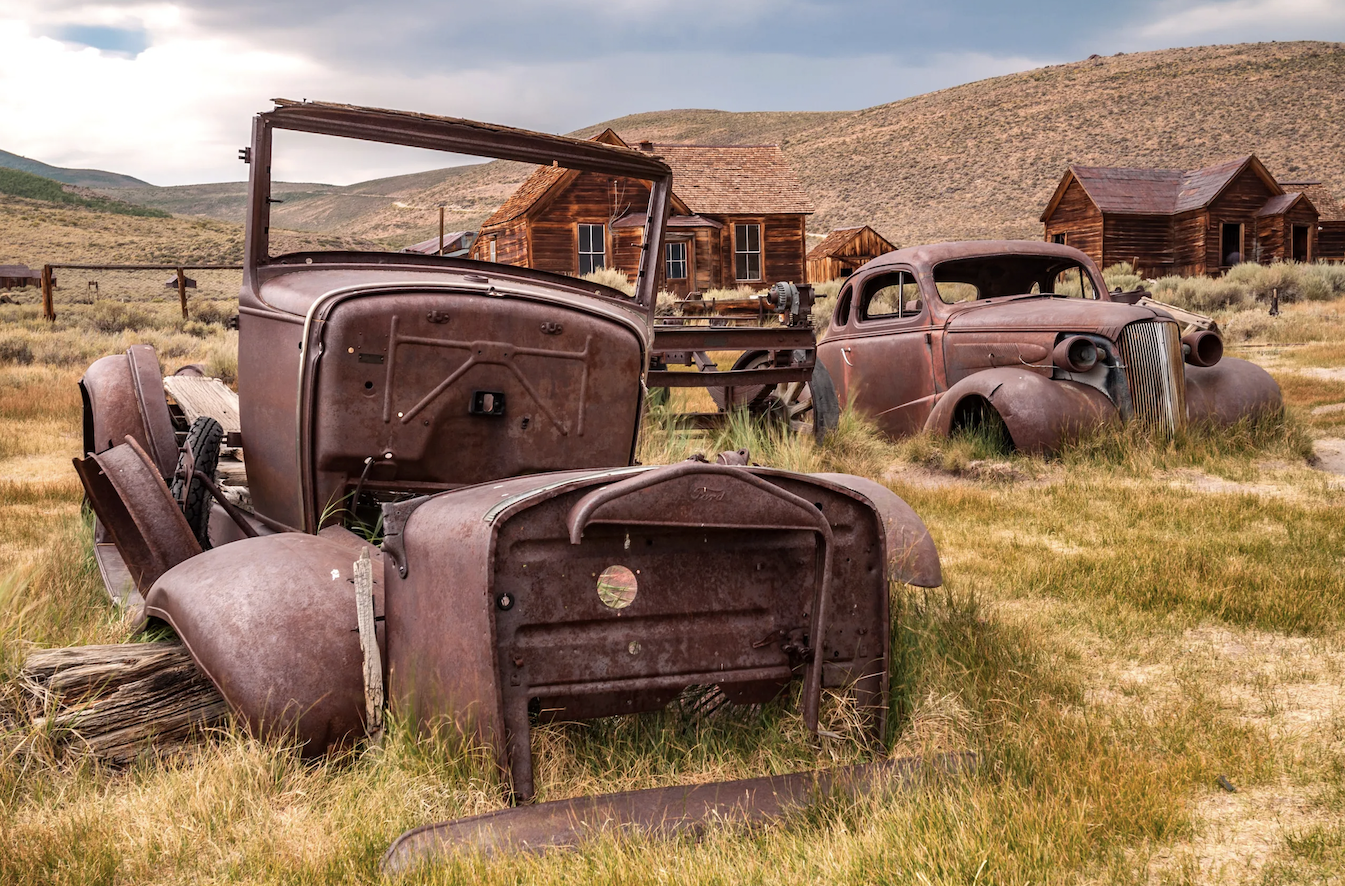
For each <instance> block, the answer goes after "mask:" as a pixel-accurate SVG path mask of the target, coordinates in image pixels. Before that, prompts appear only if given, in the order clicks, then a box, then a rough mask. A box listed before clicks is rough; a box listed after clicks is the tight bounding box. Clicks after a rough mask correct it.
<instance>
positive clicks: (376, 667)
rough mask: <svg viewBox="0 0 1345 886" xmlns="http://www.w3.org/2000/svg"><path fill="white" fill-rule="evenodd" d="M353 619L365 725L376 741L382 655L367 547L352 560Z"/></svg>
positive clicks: (379, 723) (380, 720) (379, 724)
mask: <svg viewBox="0 0 1345 886" xmlns="http://www.w3.org/2000/svg"><path fill="white" fill-rule="evenodd" d="M355 620H356V624H357V625H358V626H359V632H360V651H361V652H362V653H363V654H364V722H365V728H366V729H367V730H368V731H369V735H370V736H372V737H373V738H374V740H375V741H377V740H378V738H379V737H380V735H381V733H382V732H383V656H382V655H381V654H380V653H379V651H378V635H377V634H376V633H375V632H374V564H373V561H372V560H370V559H369V549H368V548H362V549H361V550H360V558H359V559H358V560H356V561H355Z"/></svg>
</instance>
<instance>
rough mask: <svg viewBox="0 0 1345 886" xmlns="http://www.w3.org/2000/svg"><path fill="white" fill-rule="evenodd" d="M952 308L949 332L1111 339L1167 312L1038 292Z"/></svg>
mask: <svg viewBox="0 0 1345 886" xmlns="http://www.w3.org/2000/svg"><path fill="white" fill-rule="evenodd" d="M953 310H954V313H953V314H952V315H951V316H950V317H949V318H948V322H947V324H946V325H945V329H947V330H948V331H949V332H1006V331H1013V332H1033V331H1041V332H1047V331H1049V332H1057V331H1060V332H1094V333H1097V334H1098V335H1103V336H1106V337H1107V338H1109V339H1111V340H1113V341H1115V340H1116V338H1117V336H1119V335H1120V334H1121V328H1122V327H1124V326H1125V325H1127V324H1129V323H1134V322H1135V321H1136V320H1153V319H1156V318H1160V317H1161V318H1163V319H1167V316H1168V315H1167V314H1165V313H1163V312H1161V311H1157V310H1155V309H1153V308H1147V307H1140V306H1139V305H1127V304H1121V303H1120V302H1108V301H1091V300H1090V301H1085V300H1083V299H1078V298H1061V297H1052V296H1041V295H1024V296H1008V297H1004V298H999V299H988V300H986V301H983V302H968V303H967V304H965V305H958V306H957V307H955V308H954V309H953Z"/></svg>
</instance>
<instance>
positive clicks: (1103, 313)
mask: <svg viewBox="0 0 1345 886" xmlns="http://www.w3.org/2000/svg"><path fill="white" fill-rule="evenodd" d="M1066 292H1068V293H1069V294H1068V295H1066V294H1064V293H1066ZM898 293H899V294H898ZM1202 321H1203V322H1202ZM1183 328H1184V329H1185V331H1186V338H1185V339H1183V338H1182V332H1183ZM1221 356H1222V341H1221V339H1219V337H1218V331H1217V328H1215V327H1214V324H1213V323H1211V322H1209V321H1208V318H1200V317H1196V316H1195V315H1190V314H1188V313H1186V312H1180V313H1179V314H1178V315H1176V316H1174V315H1173V314H1172V313H1169V312H1168V311H1166V310H1165V309H1164V307H1163V306H1162V305H1161V304H1159V303H1156V302H1152V301H1150V300H1148V299H1146V298H1143V297H1138V296H1137V295H1136V294H1135V293H1110V292H1108V291H1107V289H1106V285H1105V283H1104V282H1103V279H1102V274H1101V272H1100V271H1099V270H1098V268H1097V266H1096V265H1095V264H1094V263H1093V261H1092V260H1091V259H1090V258H1088V256H1086V255H1084V254H1083V253H1082V252H1080V251H1079V250H1077V249H1073V248H1071V247H1068V246H1062V245H1058V244H1053V243H1039V242H1036V241H1011V240H1001V241H973V242H961V243H941V244H935V245H930V246H918V247H912V248H908V249H901V250H897V251H895V252H891V253H888V254H886V255H883V256H880V257H879V258H877V259H874V260H873V261H871V262H869V263H868V264H866V265H865V266H864V267H862V268H860V269H859V270H858V271H856V272H855V273H854V274H853V275H852V276H851V277H850V278H849V279H848V280H847V282H846V284H845V285H844V286H843V287H842V289H841V292H840V294H839V295H838V297H837V300H836V306H835V310H834V313H833V316H832V323H831V331H830V333H829V334H828V335H827V338H826V340H825V341H824V342H822V343H821V344H820V345H819V346H818V361H819V365H820V366H823V367H825V368H826V370H827V371H828V372H829V375H830V376H831V378H833V379H834V381H835V385H836V391H837V395H838V397H839V399H840V400H841V401H842V402H844V401H846V400H847V399H850V400H852V401H853V402H854V405H855V407H856V408H857V409H859V410H860V411H862V412H864V413H867V414H868V415H870V416H872V417H873V419H874V420H875V421H876V422H877V423H878V425H879V427H880V428H881V429H882V430H883V431H884V432H885V433H887V434H888V435H890V436H894V437H901V436H906V435H909V434H914V433H918V432H920V431H922V430H930V431H933V432H936V433H941V434H949V433H953V432H955V431H957V430H959V429H961V428H965V427H969V426H972V425H975V424H980V423H990V424H993V425H998V424H1001V423H1002V425H1003V427H1004V428H1005V429H1006V430H1007V432H1008V435H1009V437H1010V439H1011V441H1012V443H1013V445H1014V446H1016V447H1017V448H1019V449H1022V450H1025V451H1034V452H1040V451H1051V450H1054V449H1057V448H1059V447H1060V446H1061V445H1062V444H1063V443H1064V442H1066V441H1068V440H1070V439H1072V438H1074V437H1077V436H1078V435H1079V434H1081V433H1084V432H1086V431H1089V430H1091V429H1093V428H1096V427H1099V426H1101V425H1106V424H1110V423H1114V422H1117V421H1138V422H1142V423H1145V424H1148V425H1150V426H1153V427H1155V428H1157V429H1160V430H1162V431H1165V432H1167V433H1169V434H1171V433H1175V432H1177V431H1178V430H1179V429H1180V428H1182V427H1183V426H1184V425H1185V424H1186V423H1187V422H1188V421H1194V420H1199V421H1208V422H1213V423H1216V424H1227V423H1231V422H1234V421H1237V420H1238V419H1240V418H1242V417H1245V416H1248V415H1252V414H1258V413H1261V412H1264V411H1267V410H1271V411H1273V410H1276V409H1279V408H1280V405H1281V399H1280V393H1279V389H1278V386H1276V385H1275V382H1274V380H1273V379H1271V378H1270V376H1269V375H1268V374H1267V373H1265V372H1264V370H1261V369H1259V368H1257V367H1253V366H1251V365H1250V364H1248V365H1247V366H1246V367H1242V368H1239V369H1230V370H1229V371H1227V372H1224V373H1220V372H1217V369H1218V366H1219V365H1223V363H1225V362H1227V361H1226V360H1221V359H1220V358H1221ZM1186 363H1190V364H1191V365H1189V366H1188V365H1185V364H1186ZM1201 364H1207V365H1203V366H1202V365H1201ZM1230 365H1232V364H1230ZM1207 372H1212V373H1213V374H1205V373H1207ZM1214 398H1217V399H1218V402H1217V403H1216V402H1215V399H1214Z"/></svg>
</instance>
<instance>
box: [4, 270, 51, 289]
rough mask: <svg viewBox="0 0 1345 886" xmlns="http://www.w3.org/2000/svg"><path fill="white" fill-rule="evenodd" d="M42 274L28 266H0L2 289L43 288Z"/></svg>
mask: <svg viewBox="0 0 1345 886" xmlns="http://www.w3.org/2000/svg"><path fill="white" fill-rule="evenodd" d="M41 285H42V272H41V271H34V270H33V269H32V268H30V267H28V266H27V265H0V289H22V288H23V287H25V286H41Z"/></svg>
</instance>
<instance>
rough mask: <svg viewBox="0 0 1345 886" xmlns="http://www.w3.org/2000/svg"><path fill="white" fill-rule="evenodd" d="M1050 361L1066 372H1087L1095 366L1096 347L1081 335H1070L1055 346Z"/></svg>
mask: <svg viewBox="0 0 1345 886" xmlns="http://www.w3.org/2000/svg"><path fill="white" fill-rule="evenodd" d="M1052 360H1053V361H1054V363H1055V365H1056V366H1059V367H1060V368H1061V369H1063V370H1065V371H1066V372H1087V371H1088V370H1090V369H1092V368H1093V367H1094V366H1096V365H1097V361H1098V353H1097V345H1095V344H1093V342H1092V341H1091V340H1090V339H1087V338H1084V337H1083V336H1082V335H1072V336H1070V337H1069V338H1067V339H1065V340H1064V341H1062V342H1061V343H1060V344H1058V345H1056V346H1055V353H1054V354H1052Z"/></svg>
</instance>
